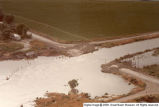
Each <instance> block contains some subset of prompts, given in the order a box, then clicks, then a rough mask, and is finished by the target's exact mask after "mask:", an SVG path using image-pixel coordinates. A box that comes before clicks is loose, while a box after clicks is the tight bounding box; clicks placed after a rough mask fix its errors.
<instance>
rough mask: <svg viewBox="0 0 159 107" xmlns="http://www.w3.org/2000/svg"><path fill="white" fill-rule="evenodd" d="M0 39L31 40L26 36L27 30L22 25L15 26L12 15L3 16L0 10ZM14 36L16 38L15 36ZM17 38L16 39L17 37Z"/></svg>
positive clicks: (29, 36)
mask: <svg viewBox="0 0 159 107" xmlns="http://www.w3.org/2000/svg"><path fill="white" fill-rule="evenodd" d="M0 22H1V23H0V39H1V40H20V39H25V38H31V35H28V33H27V32H28V31H29V28H28V27H26V26H25V25H24V24H17V25H16V24H15V23H14V22H15V16H14V15H12V14H4V13H3V11H2V9H1V10H0ZM15 34H16V36H15ZM17 36H18V37H17Z"/></svg>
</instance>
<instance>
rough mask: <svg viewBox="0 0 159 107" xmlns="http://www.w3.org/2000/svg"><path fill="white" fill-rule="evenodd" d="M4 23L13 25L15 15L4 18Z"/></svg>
mask: <svg viewBox="0 0 159 107" xmlns="http://www.w3.org/2000/svg"><path fill="white" fill-rule="evenodd" d="M4 22H5V23H7V24H11V23H13V22H14V15H11V14H8V15H6V16H5V17H4Z"/></svg>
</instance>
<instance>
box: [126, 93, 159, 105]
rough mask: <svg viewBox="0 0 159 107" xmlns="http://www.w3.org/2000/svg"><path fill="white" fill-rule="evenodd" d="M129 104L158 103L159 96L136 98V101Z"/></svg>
mask: <svg viewBox="0 0 159 107" xmlns="http://www.w3.org/2000/svg"><path fill="white" fill-rule="evenodd" d="M127 102H131V103H132V102H147V103H158V102H159V95H158V94H156V95H146V96H142V97H139V98H136V99H134V100H129V101H127Z"/></svg>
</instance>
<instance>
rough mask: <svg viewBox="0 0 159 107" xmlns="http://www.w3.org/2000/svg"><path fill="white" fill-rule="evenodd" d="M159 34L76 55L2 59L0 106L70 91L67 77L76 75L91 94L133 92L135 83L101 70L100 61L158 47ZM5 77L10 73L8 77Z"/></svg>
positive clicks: (80, 86) (30, 101)
mask: <svg viewBox="0 0 159 107" xmlns="http://www.w3.org/2000/svg"><path fill="white" fill-rule="evenodd" d="M158 46H159V38H157V39H151V40H145V41H141V42H135V43H131V44H127V45H122V46H116V47H113V48H103V49H99V50H98V51H95V52H93V53H89V54H85V55H81V56H77V57H71V58H68V57H64V56H59V57H38V58H37V59H34V60H29V61H26V60H20V61H10V60H9V61H2V62H0V78H1V80H0V101H1V103H0V106H2V107H11V106H12V107H19V105H20V104H24V106H25V107H30V106H31V105H29V104H30V103H32V101H33V100H34V99H35V98H36V97H42V96H43V95H44V94H45V92H46V91H49V92H60V93H66V94H67V93H68V91H69V90H70V88H69V86H68V81H69V80H72V79H77V80H78V83H79V86H78V87H77V89H78V90H79V91H80V92H88V93H89V94H90V95H91V97H95V96H102V95H104V94H105V93H108V94H110V95H112V94H114V95H121V94H126V93H128V92H130V90H131V89H133V88H134V86H133V85H128V83H127V82H126V81H125V80H123V79H122V78H121V77H120V76H116V75H113V74H107V73H102V72H101V65H102V64H104V63H108V62H110V61H112V60H114V59H115V58H119V57H121V56H124V55H127V54H132V53H136V52H140V51H144V50H146V49H152V48H157V47H158ZM5 77H10V79H9V80H6V79H5Z"/></svg>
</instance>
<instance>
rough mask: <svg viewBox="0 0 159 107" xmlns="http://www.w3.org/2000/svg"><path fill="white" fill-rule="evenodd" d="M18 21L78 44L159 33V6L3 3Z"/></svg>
mask: <svg viewBox="0 0 159 107" xmlns="http://www.w3.org/2000/svg"><path fill="white" fill-rule="evenodd" d="M0 5H1V7H3V9H4V10H5V11H6V12H9V13H12V14H15V15H17V17H16V21H17V22H19V23H25V24H27V25H28V26H30V27H31V28H32V29H34V30H36V31H39V32H42V33H45V34H47V35H49V36H50V37H53V38H54V39H57V40H64V41H79V40H92V39H104V38H112V37H119V36H126V35H130V34H136V33H145V32H153V31H158V30H159V2H150V1H149V2H135V1H134V2H133V1H129V2H128V1H127V2H126V1H125V2H122V1H105V2H103V1H100V2H97V1H95V0H94V1H91V2H89V1H85V0H81V1H78V0H75V1H66V0H65V1H64V0H56V1H55V0H0Z"/></svg>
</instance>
